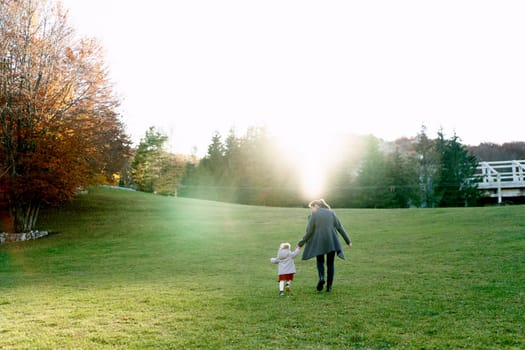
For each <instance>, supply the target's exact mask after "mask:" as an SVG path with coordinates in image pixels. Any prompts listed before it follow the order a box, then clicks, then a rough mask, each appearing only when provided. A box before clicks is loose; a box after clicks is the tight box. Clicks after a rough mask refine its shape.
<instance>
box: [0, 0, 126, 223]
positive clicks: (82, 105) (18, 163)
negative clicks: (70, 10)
mask: <svg viewBox="0 0 525 350" xmlns="http://www.w3.org/2000/svg"><path fill="white" fill-rule="evenodd" d="M0 38H1V41H0V127H1V129H0V175H1V177H0V189H1V190H0V192H1V194H2V196H3V197H4V199H5V200H4V202H3V203H2V205H3V206H5V207H8V209H9V215H10V216H11V217H12V220H11V223H12V224H13V227H7V228H6V227H4V229H7V230H9V231H13V230H17V231H28V230H30V229H33V228H34V225H35V223H36V219H37V217H38V211H39V208H40V206H41V205H42V204H57V203H61V202H63V201H66V200H68V199H70V198H71V197H72V195H73V194H74V193H75V192H77V191H78V189H79V187H82V186H86V185H88V184H89V183H90V180H91V179H93V178H95V177H97V176H98V175H99V174H104V175H105V176H107V177H110V176H112V175H113V173H114V172H115V171H116V168H115V167H117V168H118V167H119V166H120V165H121V164H123V162H124V159H125V157H126V154H127V151H128V149H129V141H128V139H127V137H126V136H125V135H124V132H123V125H122V124H121V123H120V121H119V116H118V115H117V113H116V108H117V106H118V103H119V102H118V100H117V99H116V98H115V97H114V94H113V92H112V90H111V85H110V83H109V82H108V79H107V72H106V69H105V67H104V61H103V58H102V50H101V48H100V46H99V45H98V44H97V43H96V42H95V41H94V40H89V39H84V38H81V39H78V38H77V36H76V34H75V32H74V30H73V29H72V28H71V27H70V26H69V25H68V22H67V16H66V14H65V11H64V10H63V9H62V8H61V6H60V5H54V4H53V3H47V2H46V1H30V0H20V1H1V2H0Z"/></svg>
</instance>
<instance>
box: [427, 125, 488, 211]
mask: <svg viewBox="0 0 525 350" xmlns="http://www.w3.org/2000/svg"><path fill="white" fill-rule="evenodd" d="M436 150H437V153H438V154H439V155H440V159H441V166H440V169H439V181H438V183H437V184H436V188H435V192H436V194H437V195H436V197H437V198H439V205H440V206H441V207H452V206H468V205H469V203H476V201H477V199H478V197H479V195H478V191H477V186H476V182H475V181H474V180H472V179H473V178H474V174H475V172H476V166H477V165H478V161H477V159H476V157H475V156H473V155H471V154H469V151H468V149H467V147H466V146H464V145H462V144H461V143H460V142H459V138H458V137H457V136H456V135H454V136H452V138H450V139H449V140H445V138H444V136H443V133H442V132H439V133H438V138H437V140H436Z"/></svg>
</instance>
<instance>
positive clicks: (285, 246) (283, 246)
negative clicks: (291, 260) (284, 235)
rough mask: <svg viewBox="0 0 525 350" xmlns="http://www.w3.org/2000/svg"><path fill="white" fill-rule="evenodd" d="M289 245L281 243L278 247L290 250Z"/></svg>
mask: <svg viewBox="0 0 525 350" xmlns="http://www.w3.org/2000/svg"><path fill="white" fill-rule="evenodd" d="M290 247H291V246H290V243H281V245H280V246H279V249H288V250H290Z"/></svg>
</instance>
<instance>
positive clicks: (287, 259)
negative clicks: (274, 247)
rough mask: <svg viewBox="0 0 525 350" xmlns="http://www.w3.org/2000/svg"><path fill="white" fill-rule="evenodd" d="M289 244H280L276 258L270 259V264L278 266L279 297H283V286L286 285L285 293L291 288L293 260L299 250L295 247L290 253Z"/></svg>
mask: <svg viewBox="0 0 525 350" xmlns="http://www.w3.org/2000/svg"><path fill="white" fill-rule="evenodd" d="M290 247H291V246H290V243H281V245H280V246H279V251H278V252H277V257H275V258H271V259H270V262H271V263H272V264H279V266H278V268H277V270H278V273H279V295H280V296H282V295H284V284H285V283H286V291H287V292H289V291H290V288H291V286H292V281H293V277H294V275H295V272H296V270H295V263H294V261H293V259H294V258H295V257H296V256H297V255H298V254H299V251H300V248H299V247H297V248H295V250H294V251H293V252H292V251H290Z"/></svg>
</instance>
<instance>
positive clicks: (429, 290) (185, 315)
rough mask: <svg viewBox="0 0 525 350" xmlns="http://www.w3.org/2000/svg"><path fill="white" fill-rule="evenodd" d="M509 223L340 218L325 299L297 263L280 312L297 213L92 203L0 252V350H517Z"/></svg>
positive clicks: (406, 213) (521, 326) (499, 215)
mask: <svg viewBox="0 0 525 350" xmlns="http://www.w3.org/2000/svg"><path fill="white" fill-rule="evenodd" d="M523 209H524V208H523V206H505V207H486V208H445V209H427V210H420V209H410V210H389V209H381V210H367V209H350V210H347V209H339V210H337V215H338V217H339V218H340V219H341V220H342V222H343V224H344V225H345V228H347V229H348V231H349V232H350V235H351V238H352V240H353V243H354V246H353V248H352V249H351V250H345V254H346V256H347V259H346V260H337V261H336V275H335V283H334V290H333V293H331V294H329V293H325V292H323V293H317V292H316V291H315V285H316V282H317V281H316V272H315V270H316V269H315V261H312V260H309V261H301V260H300V258H298V259H296V266H297V275H296V278H295V280H294V282H293V284H292V292H291V294H290V295H289V296H286V297H281V298H280V297H278V292H277V291H278V287H277V282H276V273H277V270H276V267H275V266H274V265H272V264H270V263H269V262H268V258H270V257H272V256H274V254H275V253H276V251H277V248H278V245H279V243H280V242H283V241H289V242H291V243H292V244H293V243H294V242H296V240H298V239H299V238H300V237H301V235H302V232H303V230H304V227H305V225H306V216H307V214H308V212H309V211H308V210H307V209H301V208H268V207H254V206H242V205H230V204H225V203H217V202H210V201H199V200H192V199H186V198H175V199H172V198H170V199H167V198H163V197H159V196H152V195H148V194H145V193H140V192H129V191H117V190H102V189H100V190H99V189H96V190H93V191H92V190H90V194H88V195H86V196H79V197H78V198H77V199H76V200H75V201H74V202H73V203H72V204H70V205H67V206H66V207H65V208H63V209H60V210H58V209H57V210H53V211H45V212H44V213H43V214H42V222H43V223H44V224H45V225H46V227H50V228H53V229H54V232H53V233H54V234H52V235H50V236H49V237H48V238H45V239H42V240H38V241H33V242H26V243H23V244H22V243H20V244H12V245H7V246H0V279H1V283H0V309H1V315H2V316H1V317H0V330H1V331H0V333H1V336H0V348H2V349H56V348H63V349H115V348H125V349H189V348H202V349H204V348H208V349H224V348H227V349H285V348H286V349H288V348H290V349H299V348H300V349H326V348H334V349H335V348H340V349H343V348H344V349H423V348H425V349H480V350H489V349H523V348H525V318H524V313H523V307H522V306H523V303H524V301H525V300H524V298H525V296H524V292H523V286H524V285H525V260H524V259H525V257H524V255H523V251H524V249H525V239H524V238H525V236H524V232H525V230H524V223H523V220H522V213H523ZM345 249H346V248H345Z"/></svg>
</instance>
